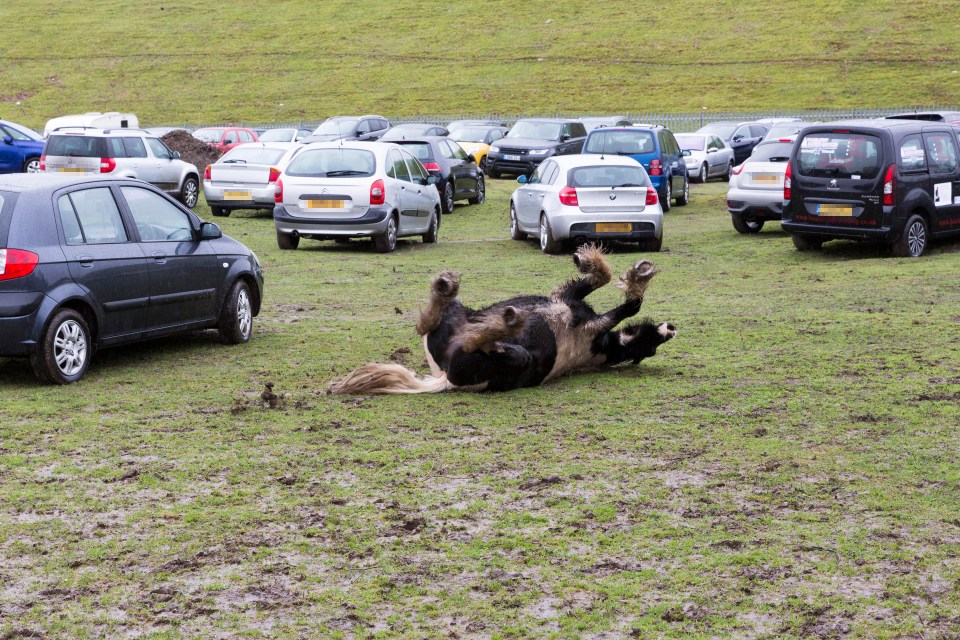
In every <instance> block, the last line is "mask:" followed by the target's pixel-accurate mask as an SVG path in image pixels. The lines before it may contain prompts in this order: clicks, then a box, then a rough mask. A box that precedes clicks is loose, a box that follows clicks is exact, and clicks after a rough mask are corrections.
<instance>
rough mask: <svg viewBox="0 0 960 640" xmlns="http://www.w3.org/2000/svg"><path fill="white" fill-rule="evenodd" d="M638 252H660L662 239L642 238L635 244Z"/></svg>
mask: <svg viewBox="0 0 960 640" xmlns="http://www.w3.org/2000/svg"><path fill="white" fill-rule="evenodd" d="M637 244H638V245H639V246H640V251H660V249H661V248H662V247H663V238H644V239H643V240H640V241H639V242H638V243H637Z"/></svg>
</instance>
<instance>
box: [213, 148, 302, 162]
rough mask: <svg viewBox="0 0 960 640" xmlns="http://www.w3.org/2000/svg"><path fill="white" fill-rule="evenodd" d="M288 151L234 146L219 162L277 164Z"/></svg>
mask: <svg viewBox="0 0 960 640" xmlns="http://www.w3.org/2000/svg"><path fill="white" fill-rule="evenodd" d="M286 152H287V150H286V149H264V148H255V147H254V148H251V147H234V148H233V149H231V150H230V151H228V152H227V153H226V154H225V155H224V156H223V157H222V158H220V160H219V162H220V163H222V164H234V163H236V164H275V163H276V162H277V160H279V159H280V158H282V157H283V154H285V153H286Z"/></svg>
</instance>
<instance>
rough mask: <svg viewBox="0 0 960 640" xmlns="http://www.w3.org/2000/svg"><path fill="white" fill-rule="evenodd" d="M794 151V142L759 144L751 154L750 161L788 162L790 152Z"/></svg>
mask: <svg viewBox="0 0 960 640" xmlns="http://www.w3.org/2000/svg"><path fill="white" fill-rule="evenodd" d="M792 150H793V143H792V142H771V143H770V144H759V145H757V146H756V147H754V149H753V153H751V154H750V160H753V161H757V162H786V161H787V160H789V159H790V152H791V151H792Z"/></svg>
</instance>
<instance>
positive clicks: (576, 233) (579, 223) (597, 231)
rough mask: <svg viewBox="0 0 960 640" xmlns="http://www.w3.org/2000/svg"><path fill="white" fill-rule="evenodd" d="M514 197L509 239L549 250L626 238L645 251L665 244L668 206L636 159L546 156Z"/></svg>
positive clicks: (511, 202) (588, 155) (512, 198)
mask: <svg viewBox="0 0 960 640" xmlns="http://www.w3.org/2000/svg"><path fill="white" fill-rule="evenodd" d="M517 181H518V182H520V184H521V185H523V186H521V187H520V188H518V189H517V190H516V191H514V192H513V195H512V196H511V197H510V237H511V238H513V239H514V240H524V239H525V238H526V237H527V235H528V234H529V235H533V236H537V237H539V238H540V249H541V250H542V251H543V252H544V253H558V252H559V251H560V250H561V249H562V248H563V244H564V243H565V242H566V241H568V240H573V241H575V242H576V243H577V244H582V243H584V242H588V241H604V240H622V241H632V242H637V243H638V244H639V245H640V248H641V249H643V250H646V251H659V250H660V247H661V244H662V242H663V209H661V208H660V199H659V197H658V196H657V190H656V189H654V187H653V183H651V182H650V178H649V176H647V172H646V171H645V170H644V168H643V165H641V164H640V163H639V162H637V161H636V160H634V159H633V158H629V157H624V156H609V155H608V156H604V155H593V154H584V155H566V156H555V157H552V158H547V159H546V160H544V161H543V162H542V163H541V164H540V166H539V167H537V169H536V171H534V172H533V175H531V176H530V179H529V180H527V178H526V176H520V177H519V178H517Z"/></svg>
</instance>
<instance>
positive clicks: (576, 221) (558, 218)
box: [550, 207, 663, 240]
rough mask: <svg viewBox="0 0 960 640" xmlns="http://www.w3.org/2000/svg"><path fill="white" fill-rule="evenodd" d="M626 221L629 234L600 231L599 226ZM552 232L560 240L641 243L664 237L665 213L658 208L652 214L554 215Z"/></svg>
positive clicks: (572, 213)
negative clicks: (635, 241)
mask: <svg viewBox="0 0 960 640" xmlns="http://www.w3.org/2000/svg"><path fill="white" fill-rule="evenodd" d="M585 218H587V219H586V220H585ZM604 222H614V223H615V222H621V223H622V222H626V223H630V231H617V232H598V231H597V230H596V227H597V223H604ZM550 231H551V232H552V233H553V237H554V238H556V239H557V240H568V239H571V238H583V239H585V240H641V239H644V238H661V237H663V213H662V212H661V211H660V209H659V207H657V210H656V211H652V212H649V213H647V212H626V213H601V214H585V213H583V212H582V211H579V210H576V209H575V210H574V211H572V212H570V213H560V214H556V213H555V214H552V215H551V216H550Z"/></svg>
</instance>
